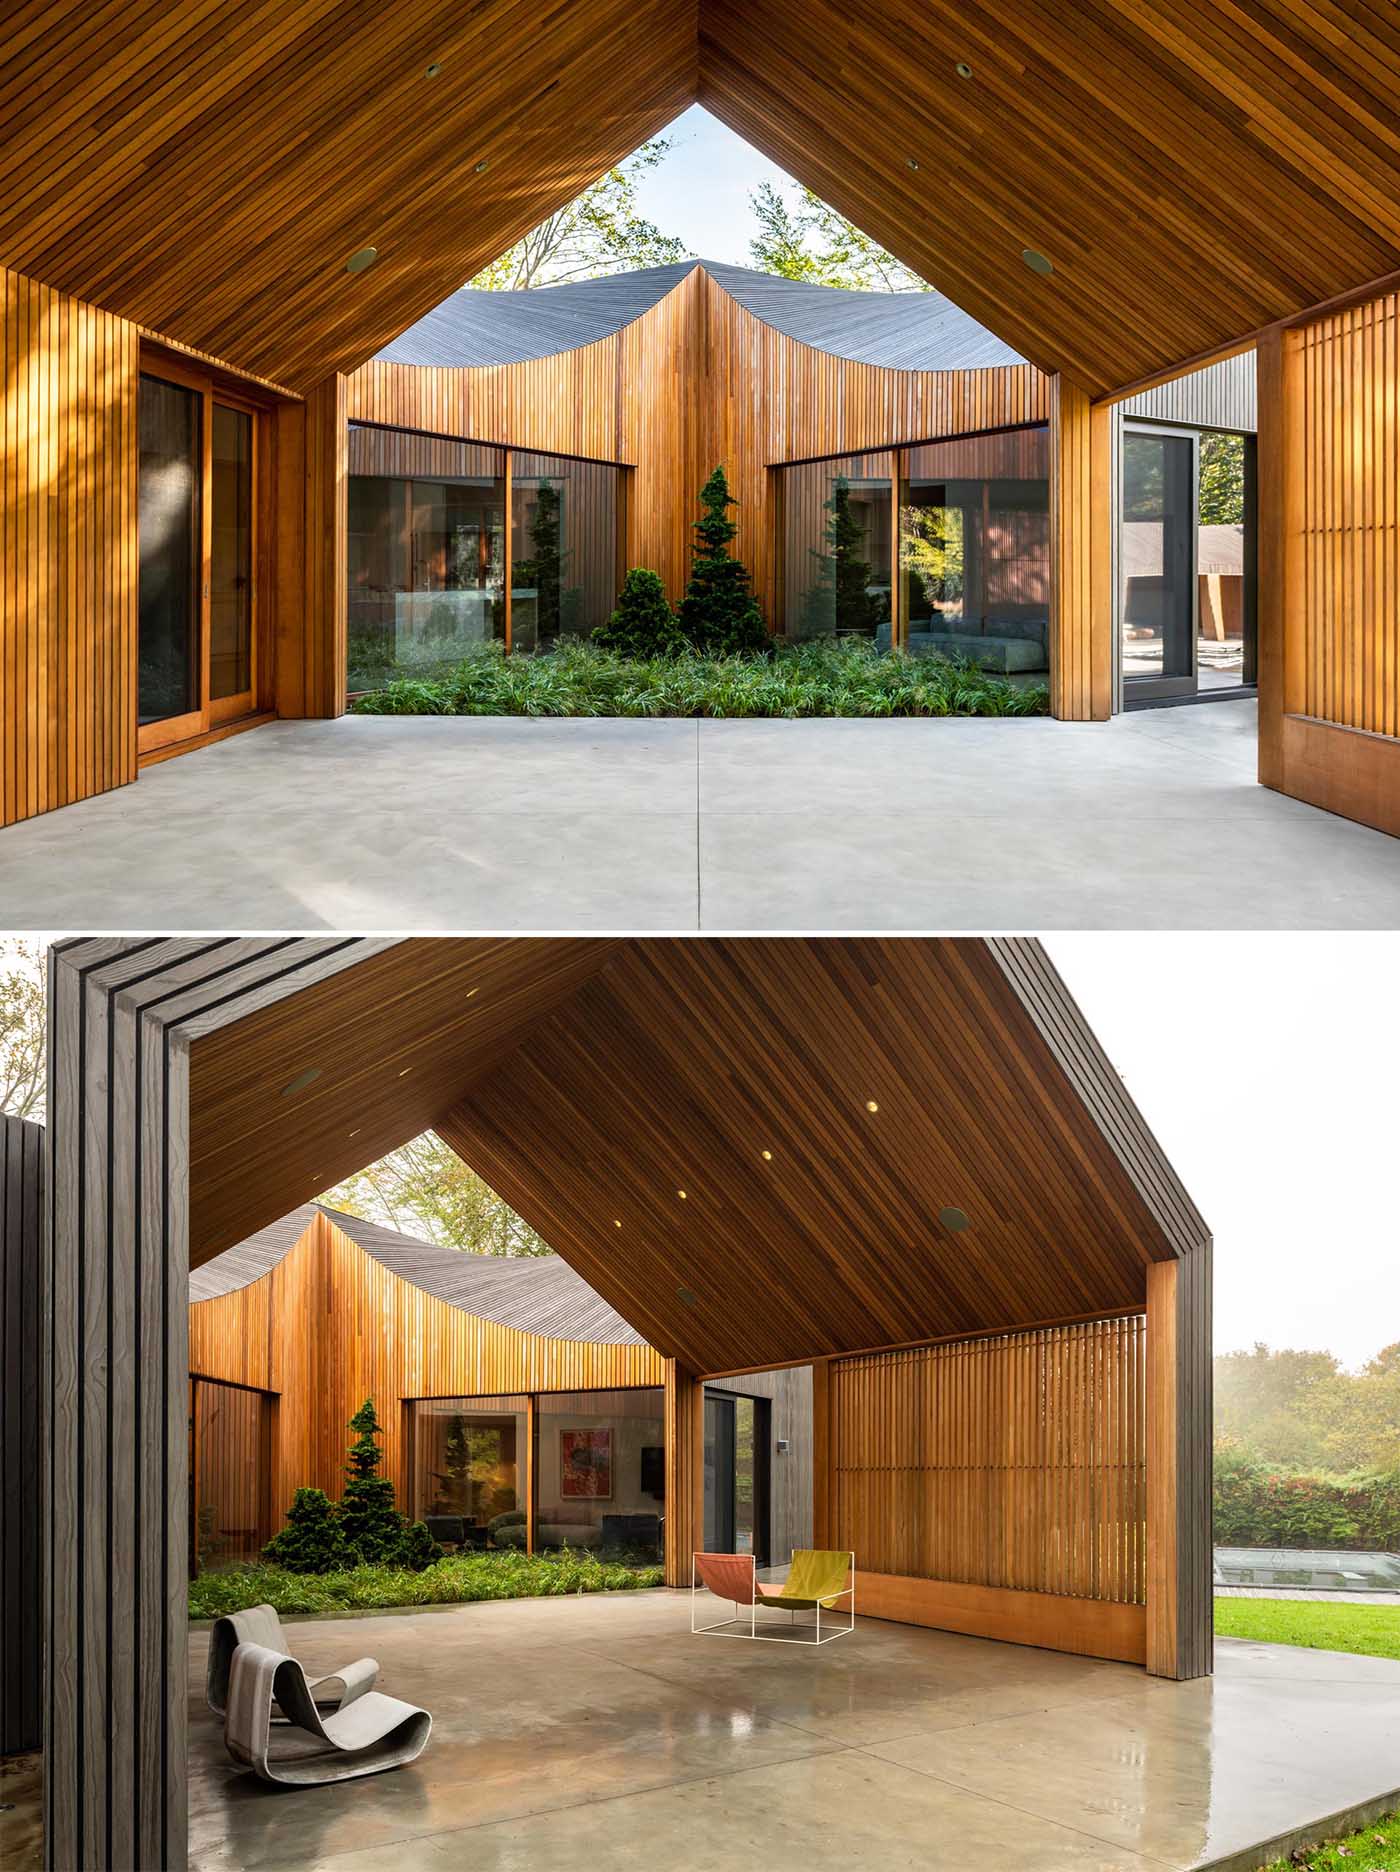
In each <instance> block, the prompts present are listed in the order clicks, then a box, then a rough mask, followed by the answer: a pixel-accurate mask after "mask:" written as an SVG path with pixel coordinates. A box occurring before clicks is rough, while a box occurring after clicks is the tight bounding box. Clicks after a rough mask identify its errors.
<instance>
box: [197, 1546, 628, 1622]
mask: <svg viewBox="0 0 1400 1872" xmlns="http://www.w3.org/2000/svg"><path fill="white" fill-rule="evenodd" d="M663 1579H664V1574H663V1571H662V1569H661V1568H660V1567H659V1566H647V1567H632V1566H625V1565H623V1564H621V1563H620V1562H604V1561H601V1560H598V1559H596V1558H595V1557H594V1556H593V1555H591V1554H586V1553H574V1552H564V1553H558V1554H535V1555H533V1556H532V1555H527V1554H523V1553H460V1554H450V1555H449V1556H448V1557H447V1558H446V1559H440V1560H437V1561H435V1562H434V1563H433V1564H432V1565H430V1566H427V1567H425V1568H423V1570H422V1571H421V1572H415V1571H412V1570H411V1569H409V1568H408V1567H402V1566H399V1567H394V1566H354V1567H341V1568H337V1569H335V1570H332V1571H327V1572H325V1573H321V1574H308V1573H301V1572H292V1571H290V1570H289V1569H286V1568H284V1567H282V1566H269V1565H265V1564H256V1565H252V1566H239V1567H230V1568H228V1569H227V1570H226V1571H223V1572H219V1573H205V1574H201V1575H200V1577H199V1578H198V1579H195V1580H191V1582H190V1596H189V1605H190V1617H191V1618H220V1617H222V1616H223V1614H224V1613H226V1612H239V1611H242V1610H243V1609H244V1608H245V1607H247V1606H255V1605H270V1606H273V1607H274V1608H275V1609H276V1610H277V1611H278V1612H333V1611H338V1610H340V1609H342V1608H344V1607H373V1606H407V1605H453V1604H457V1603H465V1602H467V1601H470V1600H478V1599H534V1598H542V1597H550V1596H553V1595H556V1594H562V1593H585V1592H626V1591H629V1590H631V1589H633V1588H635V1587H643V1586H660V1585H661V1584H662V1583H663Z"/></svg>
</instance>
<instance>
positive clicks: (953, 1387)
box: [826, 1316, 1146, 1605]
mask: <svg viewBox="0 0 1400 1872" xmlns="http://www.w3.org/2000/svg"><path fill="white" fill-rule="evenodd" d="M1144 1353H1145V1329H1144V1322H1143V1320H1142V1318H1141V1317H1137V1316H1130V1317H1127V1318H1122V1319H1111V1320H1102V1321H1095V1322H1093V1323H1091V1324H1088V1325H1082V1326H1062V1327H1049V1328H1044V1329H1041V1330H1037V1331H1033V1332H1026V1333H1011V1334H1007V1335H1004V1336H1000V1337H996V1338H983V1339H970V1340H961V1341H956V1342H952V1343H947V1344H942V1345H935V1346H926V1347H918V1348H914V1349H912V1350H908V1351H898V1352H882V1353H874V1354H870V1355H866V1356H862V1357H857V1358H838V1359H832V1360H831V1361H830V1362H829V1367H828V1384H829V1405H828V1410H829V1431H828V1437H829V1442H828V1451H829V1456H828V1461H829V1482H828V1489H829V1504H828V1520H827V1527H826V1537H827V1540H828V1542H829V1544H830V1545H832V1546H834V1547H851V1548H854V1550H855V1553H856V1561H857V1565H858V1567H859V1568H861V1569H862V1570H863V1571H868V1572H872V1573H881V1574H892V1575H897V1576H901V1577H904V1578H915V1579H930V1580H945V1581H952V1582H959V1583H962V1584H965V1585H973V1586H989V1587H1003V1588H1007V1589H1011V1590H1015V1591H1026V1592H1035V1593H1047V1594H1064V1595H1069V1596H1072V1597H1075V1598H1079V1599H1103V1600H1110V1601H1113V1602H1115V1603H1119V1604H1127V1605H1140V1604H1142V1603H1143V1602H1144V1600H1145V1597H1146V1571H1145V1568H1146V1556H1145V1548H1144V1533H1145V1514H1146V1495H1145V1455H1146V1451H1145V1435H1144V1430H1145V1402H1146V1394H1145V1365H1144Z"/></svg>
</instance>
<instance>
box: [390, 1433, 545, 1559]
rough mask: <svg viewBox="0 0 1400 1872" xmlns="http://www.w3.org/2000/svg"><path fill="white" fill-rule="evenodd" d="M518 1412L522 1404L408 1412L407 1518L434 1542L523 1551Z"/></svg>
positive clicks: (522, 1451) (521, 1442)
mask: <svg viewBox="0 0 1400 1872" xmlns="http://www.w3.org/2000/svg"><path fill="white" fill-rule="evenodd" d="M525 1410H526V1405H525V1399H524V1398H523V1397H494V1398H426V1399H420V1400H419V1401H418V1402H417V1403H415V1404H414V1405H413V1406H412V1422H411V1464H412V1478H411V1489H412V1501H413V1514H414V1516H415V1518H417V1519H419V1520H425V1521H428V1522H429V1524H430V1526H431V1528H432V1532H433V1533H434V1535H435V1536H436V1537H437V1538H439V1539H441V1540H444V1541H447V1542H449V1543H451V1544H454V1545H457V1546H463V1547H500V1548H517V1549H523V1548H524V1546H525V1542H526V1516H525ZM439 1523H448V1524H449V1525H439Z"/></svg>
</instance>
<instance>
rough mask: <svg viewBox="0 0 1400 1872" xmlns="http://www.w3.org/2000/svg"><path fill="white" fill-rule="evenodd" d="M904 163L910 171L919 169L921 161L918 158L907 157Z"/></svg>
mask: <svg viewBox="0 0 1400 1872" xmlns="http://www.w3.org/2000/svg"><path fill="white" fill-rule="evenodd" d="M904 163H905V167H906V168H908V169H917V168H918V166H919V159H918V157H917V156H906V157H905V158H904Z"/></svg>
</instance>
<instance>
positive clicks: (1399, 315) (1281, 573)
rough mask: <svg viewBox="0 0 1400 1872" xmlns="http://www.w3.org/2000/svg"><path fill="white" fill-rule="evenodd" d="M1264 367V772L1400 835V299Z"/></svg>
mask: <svg viewBox="0 0 1400 1872" xmlns="http://www.w3.org/2000/svg"><path fill="white" fill-rule="evenodd" d="M1258 370H1259V551H1258V561H1259V571H1258V591H1259V778H1260V779H1261V781H1263V782H1264V784H1265V785H1267V786H1273V787H1277V788H1278V789H1279V790H1280V791H1281V792H1284V793H1289V794H1291V795H1293V796H1294V797H1295V798H1297V799H1302V800H1307V801H1308V802H1310V803H1311V804H1312V805H1315V806H1321V807H1324V808H1325V809H1327V810H1328V811H1330V812H1336V813H1341V814H1343V815H1345V816H1346V817H1348V818H1352V819H1358V820H1360V821H1361V822H1362V823H1363V824H1365V825H1371V826H1375V827H1377V828H1378V829H1379V830H1381V831H1383V832H1389V833H1391V834H1394V835H1400V391H1397V384H1398V383H1400V293H1390V294H1387V295H1384V296H1382V297H1380V298H1377V299H1373V300H1370V301H1367V302H1365V303H1363V304H1360V305H1355V306H1351V307H1348V308H1345V309H1343V310H1340V311H1338V312H1335V313H1332V314H1330V315H1329V316H1328V317H1326V318H1321V319H1316V320H1312V321H1309V322H1307V323H1305V324H1303V325H1301V326H1298V327H1294V328H1289V329H1284V330H1276V331H1273V332H1270V333H1268V334H1266V335H1265V336H1264V338H1262V339H1261V340H1260V343H1259V347H1258Z"/></svg>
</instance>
